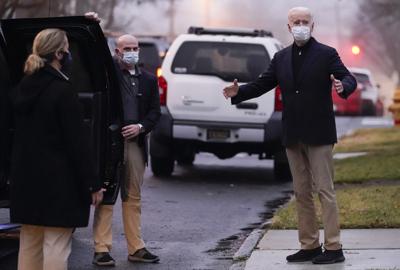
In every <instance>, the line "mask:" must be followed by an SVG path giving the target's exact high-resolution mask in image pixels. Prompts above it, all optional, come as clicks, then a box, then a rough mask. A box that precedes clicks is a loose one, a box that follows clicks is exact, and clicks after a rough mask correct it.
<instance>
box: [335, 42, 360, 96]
mask: <svg viewBox="0 0 400 270" xmlns="http://www.w3.org/2000/svg"><path fill="white" fill-rule="evenodd" d="M330 53H331V55H330V59H329V73H330V74H333V76H335V78H336V79H339V80H340V81H341V82H342V84H343V92H342V93H340V94H339V96H340V97H342V98H344V99H346V98H347V97H348V96H350V95H351V93H353V92H354V90H356V88H357V81H356V79H355V78H354V76H353V75H351V73H350V72H349V71H348V69H347V68H346V67H345V65H344V64H343V62H342V60H341V59H340V57H339V54H338V53H337V51H336V50H335V49H332V50H331V52H330Z"/></svg>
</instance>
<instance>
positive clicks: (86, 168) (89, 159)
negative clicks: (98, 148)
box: [58, 87, 101, 194]
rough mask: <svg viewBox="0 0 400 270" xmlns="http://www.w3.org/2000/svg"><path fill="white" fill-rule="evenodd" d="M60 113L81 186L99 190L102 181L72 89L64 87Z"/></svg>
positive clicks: (66, 142)
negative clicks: (96, 169)
mask: <svg viewBox="0 0 400 270" xmlns="http://www.w3.org/2000/svg"><path fill="white" fill-rule="evenodd" d="M58 114H59V119H60V127H61V130H62V133H63V134H62V135H63V138H64V143H65V147H66V150H67V153H68V156H69V158H70V159H71V161H72V164H73V166H74V169H75V170H76V175H77V176H78V179H77V181H79V186H80V187H82V188H83V189H84V190H83V192H84V193H85V194H89V193H92V192H95V191H98V190H99V189H100V188H101V183H100V181H99V179H98V177H97V176H96V174H95V170H94V162H93V154H92V148H91V147H90V145H91V144H90V140H89V134H88V132H86V131H85V128H84V122H83V114H82V111H81V107H80V104H79V101H78V96H77V95H76V93H74V92H73V91H72V90H71V89H69V88H67V87H66V88H65V89H62V92H61V94H60V98H59V100H58Z"/></svg>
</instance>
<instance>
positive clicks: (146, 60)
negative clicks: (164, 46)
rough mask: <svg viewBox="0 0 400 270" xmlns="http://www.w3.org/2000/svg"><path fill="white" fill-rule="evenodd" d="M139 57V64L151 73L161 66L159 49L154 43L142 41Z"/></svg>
mask: <svg viewBox="0 0 400 270" xmlns="http://www.w3.org/2000/svg"><path fill="white" fill-rule="evenodd" d="M139 59H140V60H139V64H140V65H141V66H142V67H143V68H144V69H146V70H147V71H149V72H151V73H154V72H155V71H156V69H157V68H158V67H160V66H161V59H160V55H159V52H158V49H157V47H156V45H155V44H153V43H140V57H139Z"/></svg>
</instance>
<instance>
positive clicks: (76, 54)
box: [22, 36, 94, 93]
mask: <svg viewBox="0 0 400 270" xmlns="http://www.w3.org/2000/svg"><path fill="white" fill-rule="evenodd" d="M68 41H69V51H70V53H71V56H72V65H71V67H69V70H68V72H69V77H70V81H71V83H72V85H73V89H76V90H77V92H79V93H85V92H92V91H93V89H92V87H91V85H94V84H93V83H92V79H93V78H91V76H90V74H89V72H88V68H87V65H88V63H89V61H90V60H89V58H88V57H87V56H86V53H85V48H83V47H81V46H79V42H78V41H77V40H76V39H75V38H74V37H70V36H68ZM32 42H33V41H28V42H27V43H26V45H25V48H26V57H27V56H28V54H29V53H30V52H31V50H32ZM26 57H25V58H24V60H25V59H26ZM23 64H24V63H22V66H23Z"/></svg>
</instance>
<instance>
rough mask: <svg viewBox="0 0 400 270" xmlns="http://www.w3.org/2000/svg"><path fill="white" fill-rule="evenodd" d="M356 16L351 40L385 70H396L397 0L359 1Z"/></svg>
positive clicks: (399, 59) (399, 63) (399, 40)
mask: <svg viewBox="0 0 400 270" xmlns="http://www.w3.org/2000/svg"><path fill="white" fill-rule="evenodd" d="M358 17H359V21H358V23H357V25H356V27H355V31H354V32H355V33H354V39H355V41H358V42H359V43H360V45H361V46H362V47H363V49H364V51H365V52H366V53H367V54H368V55H369V56H370V57H371V58H372V59H373V60H374V61H375V62H376V63H378V64H379V65H380V66H381V68H382V70H383V71H384V72H385V73H386V74H388V75H392V73H393V72H397V73H398V74H400V36H399V35H398V31H399V29H400V1H397V0H364V1H361V3H360V9H359V14H358ZM399 86H400V82H399Z"/></svg>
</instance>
